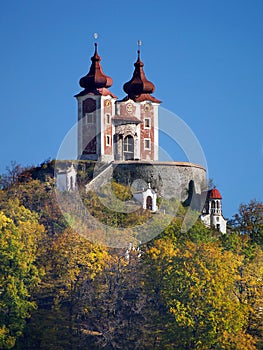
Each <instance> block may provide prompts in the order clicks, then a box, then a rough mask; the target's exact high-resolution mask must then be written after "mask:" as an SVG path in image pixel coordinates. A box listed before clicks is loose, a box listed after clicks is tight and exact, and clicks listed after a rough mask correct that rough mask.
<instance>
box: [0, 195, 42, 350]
mask: <svg viewBox="0 0 263 350" xmlns="http://www.w3.org/2000/svg"><path fill="white" fill-rule="evenodd" d="M7 207H8V210H7V208H6V210H5V213H4V212H3V211H2V212H0V271H1V273H0V349H11V348H13V347H14V345H15V342H16V340H17V338H18V337H19V336H20V335H21V334H22V332H23V329H24V326H25V320H26V318H28V317H29V316H30V313H31V311H32V310H33V309H34V308H35V306H36V304H35V303H34V302H33V301H32V300H31V298H30V296H31V290H32V288H33V287H34V286H36V285H37V284H38V283H39V281H40V274H39V269H38V268H37V266H36V256H37V242H38V240H39V239H40V236H41V234H42V233H43V226H41V225H39V224H38V221H37V216H36V215H34V214H32V213H31V212H30V211H29V210H27V209H26V208H25V207H23V206H20V205H19V202H18V201H16V200H15V201H11V202H8V205H7Z"/></svg>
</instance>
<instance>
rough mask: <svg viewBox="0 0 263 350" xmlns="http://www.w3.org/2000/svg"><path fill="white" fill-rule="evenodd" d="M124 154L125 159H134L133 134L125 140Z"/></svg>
mask: <svg viewBox="0 0 263 350" xmlns="http://www.w3.org/2000/svg"><path fill="white" fill-rule="evenodd" d="M123 156H124V159H125V160H129V159H134V138H133V137H132V136H131V135H128V136H126V137H125V138H124V140H123Z"/></svg>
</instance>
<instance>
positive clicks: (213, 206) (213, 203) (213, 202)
mask: <svg viewBox="0 0 263 350" xmlns="http://www.w3.org/2000/svg"><path fill="white" fill-rule="evenodd" d="M211 207H212V209H215V207H216V203H215V201H212V203H211Z"/></svg>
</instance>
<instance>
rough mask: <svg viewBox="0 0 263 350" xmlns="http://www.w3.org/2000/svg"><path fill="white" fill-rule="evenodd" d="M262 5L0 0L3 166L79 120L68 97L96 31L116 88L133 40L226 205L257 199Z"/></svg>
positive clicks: (25, 159) (126, 74)
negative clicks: (189, 132)
mask: <svg viewBox="0 0 263 350" xmlns="http://www.w3.org/2000/svg"><path fill="white" fill-rule="evenodd" d="M262 13H263V2H262V1H260V0H253V1H248V0H247V1H245V0H222V1H218V0H198V1H197V0H180V1H179V0H170V1H168V0H163V1H161V2H160V1H155V0H151V1H148V0H146V1H141V2H134V1H131V2H129V1H120V0H118V1H116V0H112V1H103V0H102V1H87V0H86V1H84V0H78V1H76V2H74V1H69V0H63V1H62V0H52V1H51V0H45V1H42V0H37V1H36V0H34V1H33V0H31V1H29V0H24V1H18V0H15V1H12V2H11V1H10V2H9V1H4V2H2V3H1V11H0V29H1V30H0V38H1V55H0V77H1V79H0V96H1V138H0V148H1V158H0V172H4V171H5V168H6V166H7V165H9V164H10V161H11V160H15V161H17V162H18V163H20V164H22V165H37V164H39V163H41V162H42V161H44V160H46V159H48V158H50V157H51V158H54V157H56V154H57V151H58V148H59V145H60V143H61V141H62V140H63V138H64V136H65V134H66V133H67V131H68V130H69V129H70V128H71V127H72V126H73V124H74V123H75V122H76V118H77V105H76V101H75V99H74V97H73V96H74V94H76V93H78V92H79V91H80V87H79V85H78V81H79V78H80V77H81V76H83V75H84V74H86V73H87V71H88V69H89V66H90V57H91V55H92V54H93V51H94V48H93V42H94V40H93V33H94V32H98V33H99V54H100V56H101V57H102V66H103V70H104V72H105V73H106V74H108V75H110V76H111V77H112V78H113V86H112V88H111V91H112V92H113V93H115V94H116V95H117V96H118V97H120V98H121V97H123V96H124V92H123V90H122V85H123V83H124V82H126V81H128V80H129V79H130V77H131V74H132V71H133V63H134V62H135V59H136V50H137V46H136V43H137V40H138V39H140V40H142V42H143V46H142V60H143V61H144V63H145V73H146V75H147V78H148V79H149V80H151V81H152V82H154V84H155V86H156V92H155V93H154V96H155V97H157V98H158V99H160V100H162V101H163V103H162V107H164V108H166V109H168V110H170V111H172V112H174V113H176V114H177V115H178V116H180V117H181V118H182V119H183V120H184V121H185V122H186V123H187V124H188V125H189V126H190V127H191V129H192V130H193V132H194V133H195V135H196V137H197V138H198V140H199V142H200V144H201V145H202V148H203V150H204V153H205V156H206V160H207V163H208V170H209V177H211V178H212V179H213V180H214V182H215V184H216V185H217V186H218V188H219V189H220V191H221V193H222V195H223V197H224V202H223V205H224V207H223V209H224V214H225V216H226V217H231V216H232V215H234V214H235V213H236V211H237V209H238V206H239V204H240V203H242V202H244V203H247V202H249V201H250V200H251V199H254V198H256V199H258V200H262V199H263V191H262V175H263V174H262V173H263V136H262V130H263V98H262V97H263V67H262V65H263V21H262ZM163 147H164V148H165V147H166V145H163ZM168 147H169V146H168ZM168 151H169V150H168ZM174 158H175V160H180V159H176V155H175V157H174Z"/></svg>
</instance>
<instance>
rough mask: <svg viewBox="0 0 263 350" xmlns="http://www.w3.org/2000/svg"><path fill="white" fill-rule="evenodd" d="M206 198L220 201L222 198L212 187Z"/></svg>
mask: <svg viewBox="0 0 263 350" xmlns="http://www.w3.org/2000/svg"><path fill="white" fill-rule="evenodd" d="M208 198H209V199H222V196H221V194H220V192H219V191H218V189H217V188H215V187H214V188H213V189H212V190H210V191H209V193H208Z"/></svg>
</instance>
